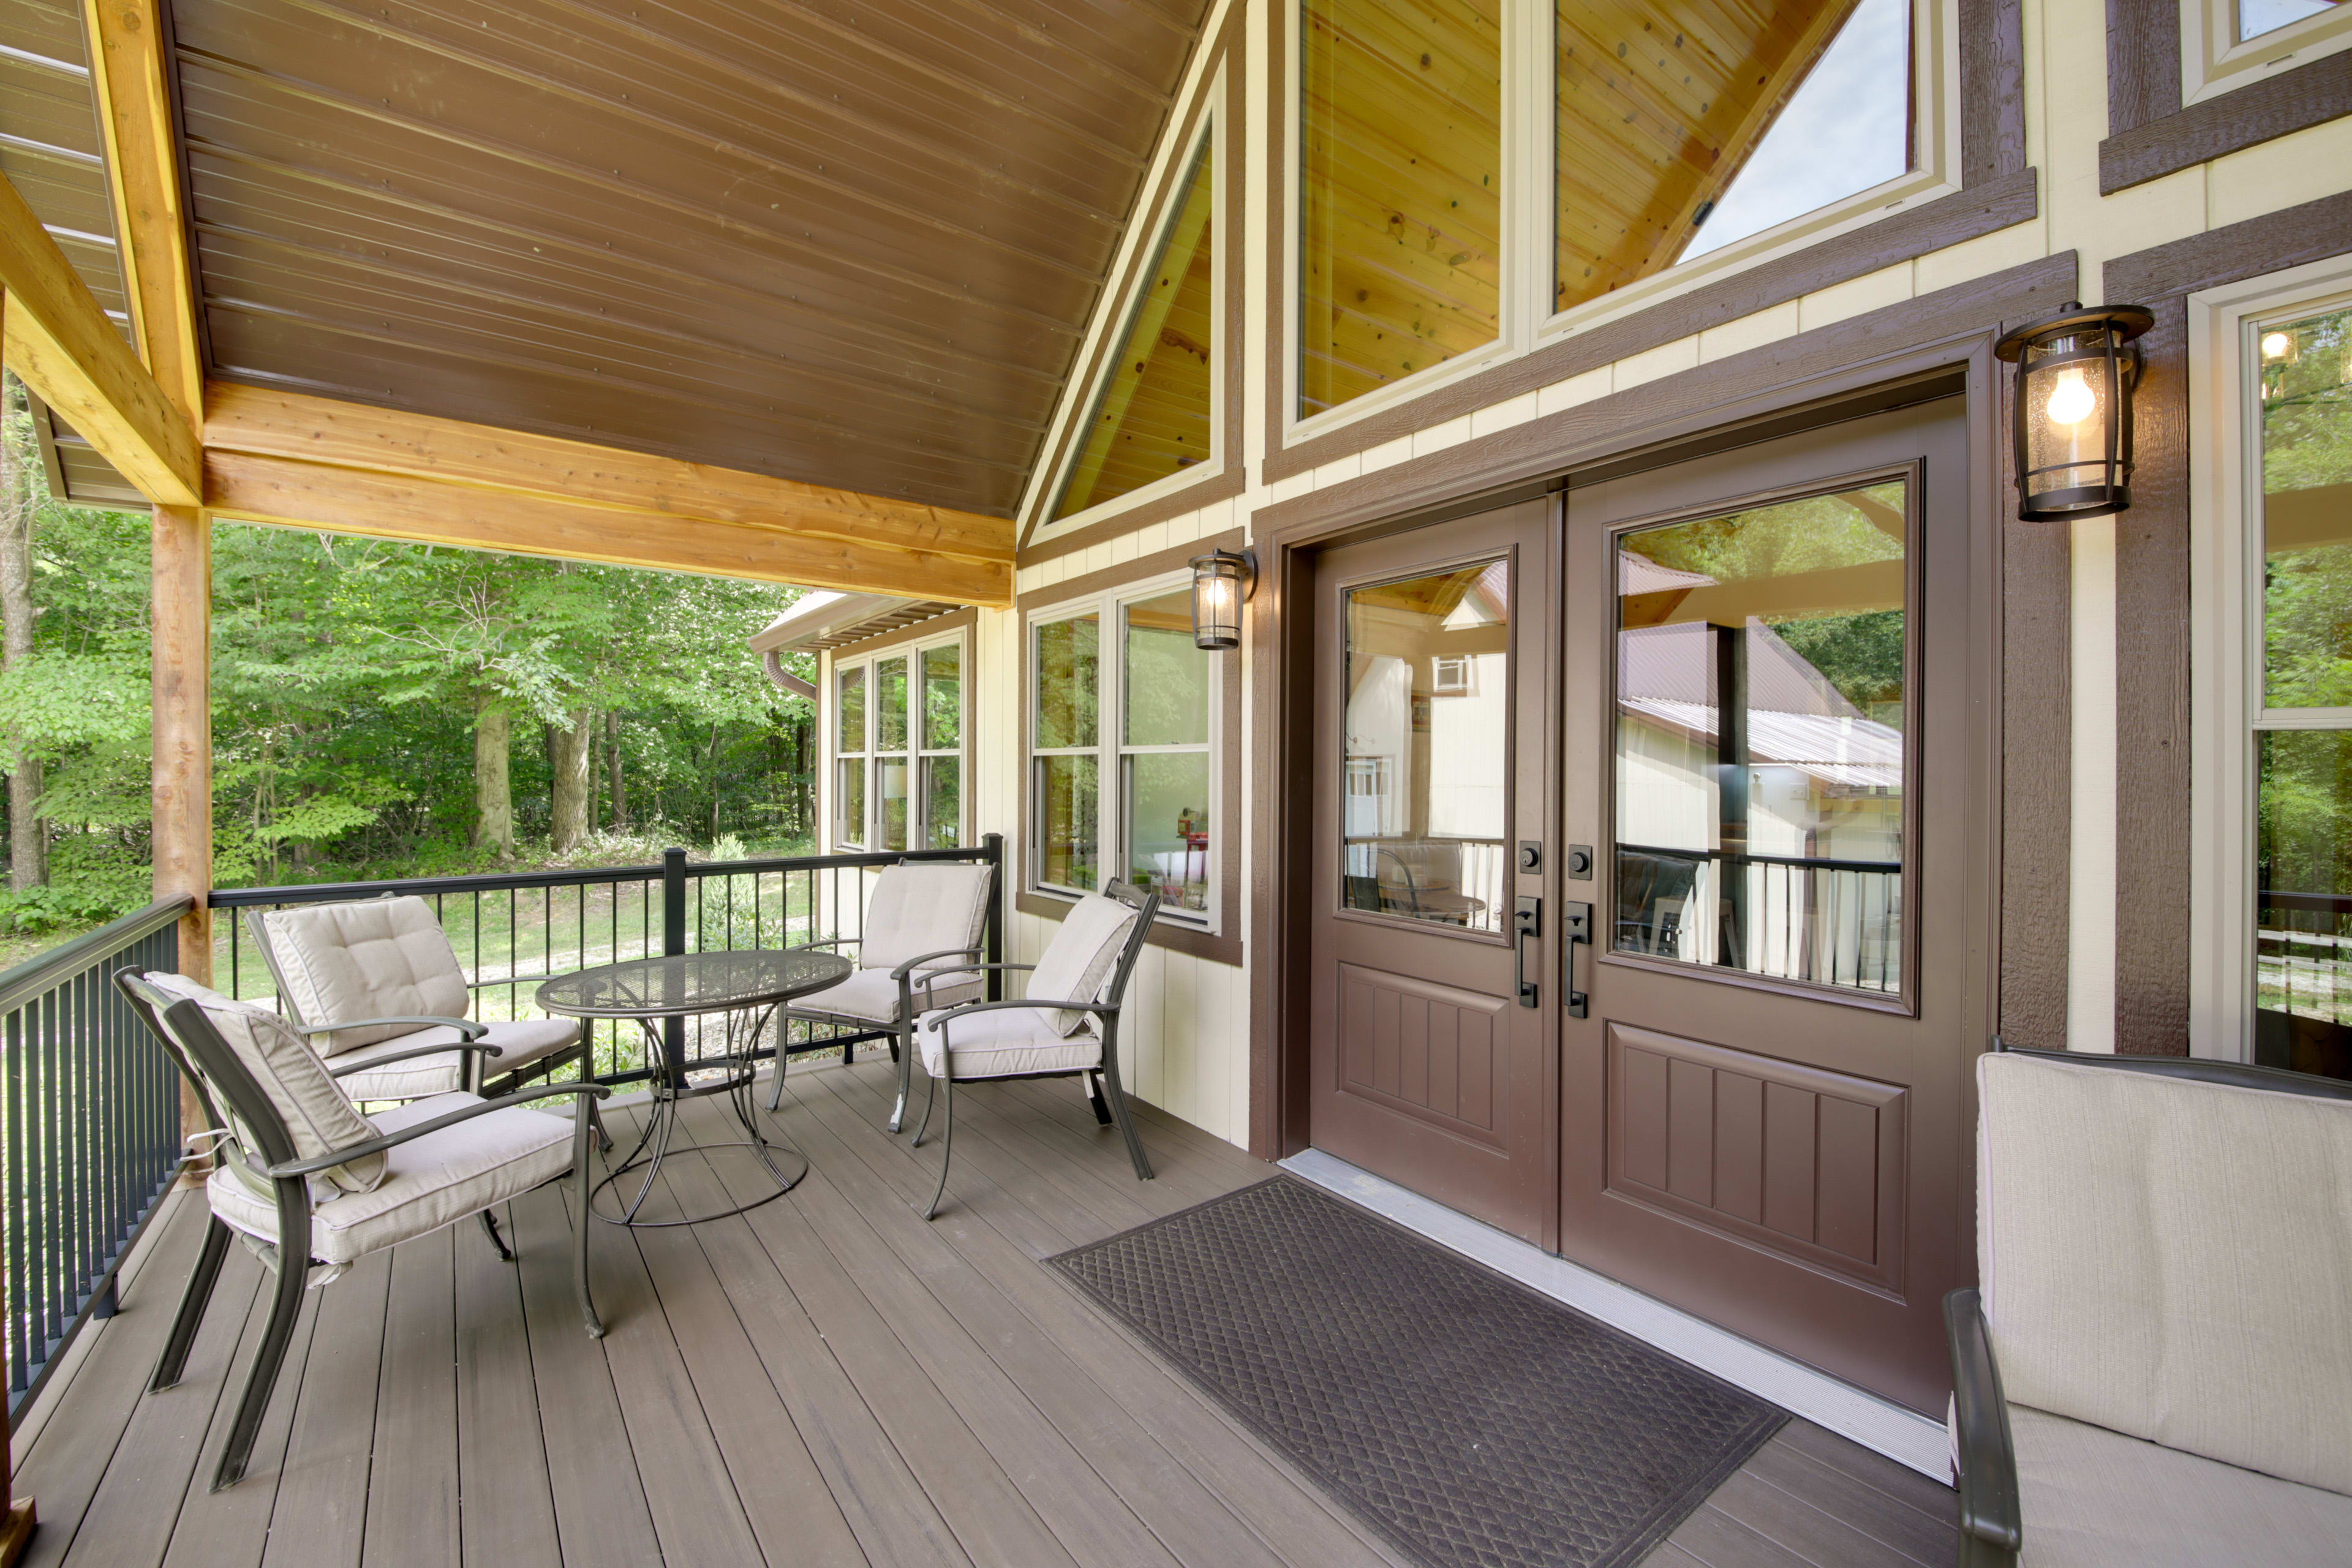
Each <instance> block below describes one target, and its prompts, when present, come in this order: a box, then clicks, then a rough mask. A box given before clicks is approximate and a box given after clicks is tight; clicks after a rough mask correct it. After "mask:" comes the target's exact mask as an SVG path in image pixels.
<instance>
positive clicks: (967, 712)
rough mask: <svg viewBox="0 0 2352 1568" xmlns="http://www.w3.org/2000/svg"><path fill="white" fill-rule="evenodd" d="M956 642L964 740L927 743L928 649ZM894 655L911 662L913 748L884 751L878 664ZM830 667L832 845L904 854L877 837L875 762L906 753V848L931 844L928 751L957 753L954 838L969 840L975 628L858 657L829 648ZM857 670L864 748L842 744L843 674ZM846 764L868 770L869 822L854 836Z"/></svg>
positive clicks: (823, 716) (824, 688)
mask: <svg viewBox="0 0 2352 1568" xmlns="http://www.w3.org/2000/svg"><path fill="white" fill-rule="evenodd" d="M950 645H952V646H954V647H956V648H958V649H959V650H960V654H959V663H958V670H959V676H958V679H959V683H960V688H961V689H960V690H959V692H958V694H957V701H958V706H959V708H960V710H961V711H960V713H959V715H958V718H957V722H956V739H957V741H958V742H959V743H958V744H957V745H955V746H952V747H926V746H924V745H923V743H922V741H923V730H922V719H923V697H922V689H923V688H922V668H923V655H924V653H925V652H927V651H929V650H930V649H933V648H940V647H949V646H950ZM893 659H905V660H906V661H907V708H908V714H907V725H908V729H907V749H906V750H905V751H904V752H898V751H892V752H882V751H880V750H878V749H877V747H878V744H879V742H880V739H881V718H880V714H879V711H878V702H879V699H880V695H881V686H880V677H879V675H878V673H877V669H878V667H879V666H881V665H884V664H887V663H889V662H890V661H891V660H893ZM824 666H825V668H824V671H823V672H822V673H823V677H824V684H822V685H820V686H819V687H818V688H817V689H818V691H819V693H820V694H821V698H822V706H823V711H822V712H820V713H819V714H818V715H817V717H818V721H819V725H820V730H819V732H820V734H821V735H822V736H823V737H824V773H823V776H822V778H821V780H820V781H819V782H820V786H821V790H822V795H823V798H822V802H821V805H822V807H823V810H824V825H825V832H826V833H827V834H828V835H829V836H830V837H831V840H832V845H831V847H832V848H833V849H835V851H838V852H841V853H846V854H866V853H874V854H882V853H889V854H896V853H898V850H896V849H892V850H884V849H883V848H882V847H881V845H880V842H879V840H880V837H881V822H882V802H881V797H880V795H879V793H878V789H877V774H878V773H879V771H880V770H879V769H878V768H877V766H876V761H877V758H879V757H883V756H892V757H898V756H904V757H905V758H906V759H907V795H908V801H907V844H906V847H907V848H908V849H921V848H926V847H928V834H929V827H930V824H929V822H928V821H926V820H924V818H923V816H922V804H923V802H922V782H923V760H924V759H925V758H929V757H955V758H958V759H959V760H960V761H959V766H960V767H961V778H960V780H959V787H958V789H957V792H956V805H957V810H958V814H959V820H958V821H957V823H956V842H957V843H958V844H966V843H969V842H971V791H972V778H971V773H972V768H971V757H972V750H973V748H972V743H971V723H972V640H971V628H969V627H961V626H960V627H958V628H957V629H955V630H954V631H951V632H948V633H945V634H943V635H941V636H939V637H924V638H922V639H921V640H919V641H911V642H903V643H898V644H897V645H895V646H893V647H887V648H882V649H880V650H878V651H877V652H874V653H868V654H860V655H859V656H858V657H856V658H847V659H845V658H835V657H833V656H832V655H831V654H827V655H826V657H825V659H824ZM859 669H862V670H864V671H865V680H866V731H865V735H864V736H863V741H864V746H863V749H862V750H860V751H856V752H849V751H846V750H845V749H844V748H843V747H842V745H841V744H840V742H841V739H842V737H841V735H840V732H839V731H840V717H841V710H840V702H841V678H842V675H843V673H844V672H845V671H847V670H859ZM843 763H862V764H863V765H864V767H865V769H866V816H865V821H864V822H862V823H860V824H858V825H856V826H857V832H858V837H856V838H855V839H853V838H851V837H849V832H850V827H851V825H850V824H849V823H847V822H846V821H845V820H844V819H843V815H842V814H843V808H844V804H845V803H844V802H843V800H842V798H841V796H842V791H841V767H842V764H843Z"/></svg>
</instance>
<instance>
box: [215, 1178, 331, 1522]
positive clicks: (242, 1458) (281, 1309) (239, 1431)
mask: <svg viewBox="0 0 2352 1568" xmlns="http://www.w3.org/2000/svg"><path fill="white" fill-rule="evenodd" d="M306 1217H307V1216H306ZM286 1228H287V1227H284V1226H281V1227H280V1229H279V1235H280V1236H281V1237H283V1236H284V1234H285V1230H286ZM293 1228H294V1229H295V1230H296V1232H297V1234H296V1235H295V1237H294V1238H293V1239H294V1241H295V1242H296V1243H297V1245H295V1246H293V1247H288V1246H286V1245H285V1243H284V1242H283V1241H282V1240H281V1241H280V1243H279V1245H278V1285H277V1289H276V1290H275V1291H274V1293H273V1294H272V1296H271V1298H270V1302H269V1322H268V1326H267V1327H265V1328H264V1329H263V1330H262V1331H261V1344H260V1346H259V1348H258V1349H257V1350H256V1351H255V1352H253V1370H251V1371H250V1372H248V1373H246V1374H245V1393H244V1394H241V1395H239V1396H238V1398H237V1402H236V1419H235V1420H233V1421H231V1422H230V1423H229V1428H228V1444H227V1446H226V1447H224V1448H223V1449H222V1450H221V1457H220V1468H218V1469H217V1470H215V1471H214V1472H213V1487H212V1489H213V1490H215V1491H224V1490H226V1489H228V1488H230V1487H233V1486H235V1485H236V1483H237V1482H238V1481H240V1480H242V1479H245V1467H246V1462H247V1460H249V1459H250V1458H253V1442H254V1439H255V1438H257V1437H258V1436H261V1418H262V1416H264V1415H267V1414H268V1410H269V1394H270V1391H271V1390H273V1389H275V1388H276V1387H277V1386H278V1369H279V1368H281V1367H283V1366H284V1365H285V1364H286V1347H287V1345H288V1344H289V1343H290V1342H292V1341H293V1338H294V1321H295V1320H296V1319H297V1318H299V1317H300V1316H301V1314H302V1293H303V1290H304V1289H305V1288H306V1287H307V1286H308V1285H309V1283H310V1226H308V1225H307V1224H305V1225H302V1226H295V1227H293Z"/></svg>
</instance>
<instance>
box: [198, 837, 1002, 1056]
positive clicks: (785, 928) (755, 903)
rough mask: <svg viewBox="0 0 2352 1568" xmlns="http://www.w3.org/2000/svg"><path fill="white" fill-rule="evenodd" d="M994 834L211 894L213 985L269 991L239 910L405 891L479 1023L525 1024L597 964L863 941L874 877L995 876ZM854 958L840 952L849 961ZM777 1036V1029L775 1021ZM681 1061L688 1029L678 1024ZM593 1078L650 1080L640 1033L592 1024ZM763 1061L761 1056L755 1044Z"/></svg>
mask: <svg viewBox="0 0 2352 1568" xmlns="http://www.w3.org/2000/svg"><path fill="white" fill-rule="evenodd" d="M1003 852H1004V844H1003V837H1002V836H1001V835H998V834H993V833H992V834H989V835H987V836H986V837H984V838H982V841H981V842H980V843H979V844H977V845H971V846H967V847H960V848H955V849H922V850H908V851H905V852H886V853H879V854H863V853H859V854H844V855H794V856H783V857H779V858H771V859H758V860H712V861H693V860H688V858H687V854H686V851H685V850H683V849H672V850H670V851H668V852H667V854H666V855H664V856H663V858H662V863H661V864H660V865H658V866H612V867H599V868H593V869H586V870H571V871H517V872H511V873H508V874H503V875H491V876H480V877H420V878H411V879H406V880H403V881H382V882H333V883H317V884H305V885H298V886H292V887H277V888H224V889H215V891H214V893H213V895H212V905H213V908H214V909H215V910H217V911H219V914H218V916H217V918H215V921H214V923H213V974H214V984H215V986H216V987H217V988H218V989H219V990H221V991H223V992H225V993H226V994H229V995H231V996H236V997H239V998H243V999H246V1000H249V1001H265V1000H268V999H271V998H272V997H274V996H275V994H276V986H275V984H274V982H273V981H272V979H271V977H270V974H269V970H268V964H267V963H265V962H264V961H263V958H262V955H261V953H260V952H258V951H257V948H256V946H255V943H254V942H253V940H252V938H251V936H250V935H249V934H248V933H247V931H246V930H245V929H244V921H243V918H242V917H243V914H244V912H245V911H246V910H256V909H260V910H275V909H287V908H290V907H293V906H296V905H300V904H325V903H341V902H345V901H348V900H354V899H373V898H379V897H382V896H383V895H385V894H414V895H415V896H416V897H418V898H421V899H424V900H425V901H426V902H428V903H430V904H431V905H432V906H433V911H434V914H435V916H436V919H438V920H439V921H441V927H442V930H443V931H445V932H446V933H447V934H448V937H449V942H450V946H451V947H453V948H454V949H455V950H456V951H457V962H458V963H459V965H460V966H461V967H463V968H464V969H465V970H466V973H467V979H468V980H470V981H472V982H474V984H475V985H476V987H477V989H476V991H475V1011H474V1016H476V1017H478V1018H481V1019H484V1020H486V1021H498V1020H501V1019H507V1018H528V1017H536V1016H540V1015H539V1014H538V1012H537V1009H536V1008H535V1006H534V1005H533V1004H532V996H533V994H534V993H536V991H537V990H538V988H539V982H540V981H541V980H543V979H545V978H547V977H548V976H550V975H551V974H559V973H572V972H574V971H577V970H581V969H587V968H591V967H593V966H594V965H596V964H600V963H619V962H622V961H624V960H626V959H632V958H645V957H658V956H660V955H662V954H665V953H677V952H716V951H719V950H723V949H740V948H779V947H797V946H801V945H803V944H805V943H809V942H835V941H842V940H845V939H853V938H857V937H862V936H863V935H864V934H865V929H866V891H867V884H868V882H869V881H870V879H871V876H872V874H873V873H874V872H876V871H878V870H879V869H881V868H883V867H886V866H893V865H897V864H898V863H899V862H901V861H938V860H947V861H968V862H969V861H978V862H982V863H984V864H987V865H991V866H997V867H999V868H1000V873H1001V868H1002V864H1003ZM984 940H985V942H986V944H987V947H988V957H989V959H990V961H991V962H995V961H997V960H998V959H1000V958H1001V957H1002V955H1003V954H1002V946H1003V878H1002V875H1001V874H1000V876H999V879H998V898H997V900H996V901H995V903H993V904H992V906H991V908H990V910H989V916H988V929H987V934H986V936H985V939H984ZM855 951H856V950H855V949H851V950H850V952H852V954H853V956H854V954H855ZM779 1027H783V1026H782V1025H781V1024H780V1025H779ZM684 1036H685V1038H686V1041H687V1042H688V1055H689V1056H693V1055H697V1054H699V1053H698V1051H697V1050H696V1049H694V1043H695V1041H696V1038H697V1031H696V1027H695V1025H694V1023H693V1022H692V1021H688V1022H687V1023H686V1025H685V1026H684ZM884 1037H886V1035H885V1032H884V1031H881V1030H866V1031H863V1032H859V1031H853V1030H850V1029H846V1028H838V1027H833V1026H825V1025H817V1024H810V1023H808V1022H805V1021H795V1022H793V1023H792V1024H791V1025H790V1026H789V1029H788V1034H787V1037H786V1038H785V1039H784V1041H783V1045H784V1048H785V1049H786V1050H787V1051H788V1052H789V1053H791V1054H793V1055H802V1054H805V1053H807V1052H811V1051H819V1050H833V1049H836V1048H838V1049H840V1050H842V1051H843V1052H844V1053H845V1054H846V1053H849V1052H852V1051H854V1050H855V1049H856V1047H857V1046H858V1045H859V1044H861V1043H863V1042H866V1041H869V1040H878V1039H882V1038H884ZM593 1041H594V1044H595V1053H596V1061H595V1074H596V1077H598V1078H599V1079H603V1080H604V1081H605V1082H607V1083H627V1082H631V1081H633V1080H635V1079H643V1078H646V1077H649V1076H651V1074H652V1070H653V1069H652V1068H650V1067H649V1066H648V1065H647V1064H646V1050H645V1037H644V1035H643V1033H642V1031H640V1030H639V1029H638V1028H637V1027H636V1026H635V1025H634V1024H629V1025H624V1024H620V1023H614V1022H612V1021H609V1020H607V1021H604V1022H600V1023H598V1024H597V1025H595V1026H594V1033H593ZM759 1054H760V1055H761V1056H768V1055H771V1054H772V1048H771V1047H762V1048H761V1051H760V1052H759Z"/></svg>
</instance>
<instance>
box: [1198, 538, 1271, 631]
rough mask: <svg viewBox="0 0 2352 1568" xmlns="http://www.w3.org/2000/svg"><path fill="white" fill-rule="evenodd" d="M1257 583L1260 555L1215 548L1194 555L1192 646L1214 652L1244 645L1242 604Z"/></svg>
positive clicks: (1245, 601)
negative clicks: (1206, 552)
mask: <svg viewBox="0 0 2352 1568" xmlns="http://www.w3.org/2000/svg"><path fill="white" fill-rule="evenodd" d="M1256 586H1257V557H1256V556H1255V555H1254V554H1252V553H1251V552H1248V551H1246V550H1212V551H1211V552H1209V553H1208V554H1206V555H1195V556H1194V557H1192V646H1193V647H1198V648H1207V649H1209V650H1211V651H1212V652H1213V651H1215V650H1217V649H1219V648H1228V647H1241V646H1242V606H1243V605H1246V604H1248V603H1249V596H1250V591H1251V590H1252V589H1254V588H1255V587H1256Z"/></svg>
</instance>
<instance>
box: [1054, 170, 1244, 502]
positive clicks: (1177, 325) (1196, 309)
mask: <svg viewBox="0 0 2352 1568" xmlns="http://www.w3.org/2000/svg"><path fill="white" fill-rule="evenodd" d="M1214 147H1215V137H1214V135H1213V133H1212V134H1210V135H1205V136H1203V137H1202V139H1201V145H1200V147H1199V149H1198V150H1197V151H1196V152H1195V153H1193V155H1192V172H1191V174H1189V175H1188V176H1187V177H1186V178H1185V180H1184V183H1183V184H1182V186H1181V189H1182V191H1183V199H1182V201H1181V202H1180V203H1178V204H1177V205H1176V207H1175V210H1174V212H1173V214H1172V215H1171V217H1170V219H1169V222H1168V226H1167V228H1166V230H1165V231H1164V233H1163V234H1162V236H1161V237H1160V253H1159V255H1158V257H1157V258H1155V259H1154V261H1153V263H1152V267H1151V270H1150V272H1149V273H1148V274H1146V278H1147V285H1146V287H1145V288H1144V289H1141V290H1140V291H1139V293H1138V294H1137V296H1136V300H1135V302H1134V307H1133V309H1134V314H1133V316H1132V317H1131V318H1130V319H1129V323H1128V329H1127V335H1126V337H1125V339H1124V340H1123V341H1122V343H1121V346H1120V348H1119V352H1118V357H1117V358H1116V359H1114V360H1112V361H1110V362H1109V364H1108V369H1107V371H1106V373H1105V374H1104V376H1103V383H1102V386H1101V389H1100V391H1099V392H1098V393H1097V397H1096V402H1095V407H1094V415H1093V418H1092V420H1091V421H1090V423H1089V424H1088V426H1087V439H1086V445H1085V446H1084V447H1080V448H1079V450H1078V456H1077V460H1076V462H1075V463H1074V464H1072V465H1071V468H1070V474H1069V478H1068V479H1066V481H1065V482H1064V484H1063V486H1062V494H1061V499H1060V500H1058V501H1057V502H1056V503H1055V507H1054V517H1055V519H1056V520H1057V521H1058V520H1059V519H1062V518H1066V517H1069V516H1071V515H1073V514H1075V513H1077V512H1081V511H1084V510H1087V508H1088V507H1091V506H1098V505H1100V504H1101V503H1102V502H1104V501H1107V500H1115V499H1117V498H1118V497H1119V496H1123V495H1126V494H1128V493H1129V491H1132V490H1138V489H1142V488H1143V487H1144V486H1146V485H1149V484H1152V483H1155V482H1157V481H1158V480H1160V479H1166V478H1168V477H1169V476H1170V475H1171V474H1176V473H1181V472H1182V471H1183V470H1184V469H1186V468H1192V467H1194V466H1196V465H1198V464H1201V463H1204V462H1207V461H1208V460H1209V459H1210V458H1212V457H1213V455H1214V451H1215V429H1214V421H1213V413H1214V407H1213V405H1214V397H1215V384H1216V372H1215V360H1216V353H1215V348H1216V299H1215V296H1216V249H1215V238H1216V233H1215V231H1216V216H1215V208H1216V184H1217V182H1216V168H1215V164H1216V160H1215V157H1214V155H1213V151H1214Z"/></svg>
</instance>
